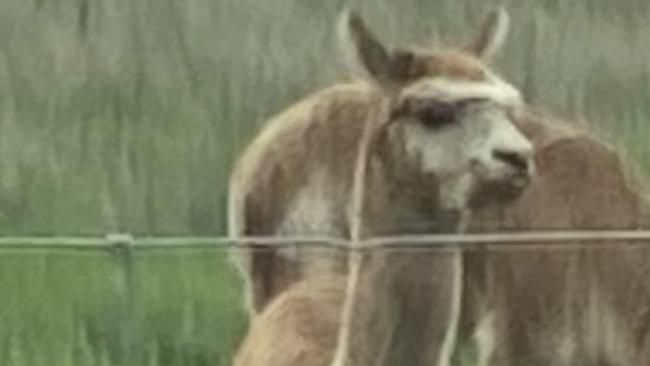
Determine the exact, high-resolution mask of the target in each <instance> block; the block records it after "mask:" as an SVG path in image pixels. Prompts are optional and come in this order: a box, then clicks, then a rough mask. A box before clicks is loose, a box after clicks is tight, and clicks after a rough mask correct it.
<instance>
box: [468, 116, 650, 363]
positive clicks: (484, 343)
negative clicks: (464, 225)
mask: <svg viewBox="0 0 650 366" xmlns="http://www.w3.org/2000/svg"><path fill="white" fill-rule="evenodd" d="M540 126H543V125H541V124H540V122H539V117H535V116H533V115H529V116H527V117H526V118H525V119H524V120H522V121H521V128H522V130H524V132H525V133H526V134H527V136H529V138H530V139H531V141H532V142H533V145H534V146H535V149H536V157H537V167H538V176H537V177H536V179H535V180H534V182H533V183H532V184H531V185H530V187H529V188H528V189H527V190H526V191H525V192H524V194H523V195H522V196H521V197H520V199H519V200H518V201H517V202H515V203H514V204H512V205H509V206H505V207H495V206H492V207H490V208H487V209H485V210H484V211H483V212H481V213H480V214H478V215H476V216H475V220H474V223H475V225H474V227H473V228H472V230H474V231H481V232H484V231H491V230H497V231H528V230H532V231H545V230H637V229H640V228H648V227H649V226H648V220H647V212H646V209H647V205H646V200H645V196H644V193H645V192H644V190H643V189H641V187H640V186H639V185H638V182H635V181H634V180H633V179H632V177H631V176H630V175H629V172H628V170H629V168H628V167H626V166H625V165H624V163H623V161H622V159H621V157H620V156H619V155H618V154H617V153H616V152H615V150H614V149H612V148H610V147H608V146H606V145H604V144H602V143H600V142H598V141H596V140H594V139H593V138H591V137H589V136H587V135H585V134H584V133H578V132H573V133H569V132H568V131H554V130H552V129H545V128H540ZM522 244H525V243H522ZM562 244H563V245H566V246H571V245H573V247H565V248H562V249H558V248H557V247H547V248H544V245H543V244H542V245H541V247H540V245H539V244H538V245H537V247H535V248H530V245H529V248H521V249H511V250H504V249H503V248H501V249H499V247H498V246H492V247H491V248H492V249H491V250H487V249H484V250H480V251H471V252H468V253H465V266H464V268H465V273H464V276H465V280H464V283H465V284H466V288H465V293H464V303H465V307H464V311H463V323H464V330H465V331H468V330H469V329H470V328H474V329H473V330H472V331H471V332H475V334H474V337H473V338H474V339H473V340H474V341H476V343H477V345H478V348H479V354H481V355H482V356H480V357H481V358H482V363H483V364H493V365H513V366H516V365H522V364H523V365H533V366H535V365H594V366H614V365H616V366H618V365H621V366H623V365H648V364H650V339H649V338H648V337H649V336H650V332H649V330H650V328H648V327H650V312H649V310H650V282H648V281H645V280H644V279H645V278H648V276H650V248H648V247H643V246H629V245H626V243H623V242H620V241H618V242H609V243H607V242H602V241H600V242H598V243H593V242H592V243H590V242H582V243H562ZM578 244H581V245H580V246H579V245H578ZM596 244H598V245H596ZM476 324H480V325H479V326H478V327H475V325H476ZM468 335H469V334H468V333H465V336H468ZM467 340H468V339H466V341H467ZM481 348H483V349H482V350H481Z"/></svg>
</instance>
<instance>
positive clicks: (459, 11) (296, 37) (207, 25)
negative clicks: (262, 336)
mask: <svg viewBox="0 0 650 366" xmlns="http://www.w3.org/2000/svg"><path fill="white" fill-rule="evenodd" d="M502 2H503V3H504V4H505V5H506V6H507V7H508V10H509V11H510V13H511V14H512V17H513V31H512V34H511V36H510V38H509V43H508V44H507V47H506V49H505V53H504V54H503V55H502V57H501V58H499V59H498V60H497V61H496V63H497V68H498V69H499V70H500V71H501V73H502V74H503V75H504V76H505V77H506V78H507V79H509V80H511V81H512V82H513V83H515V84H516V85H518V86H520V87H521V88H522V90H524V92H525V94H526V97H527V98H528V100H529V101H530V102H531V103H533V104H535V105H537V106H540V107H543V108H545V109H547V110H549V111H552V112H553V113H554V114H556V115H558V116H561V117H565V118H567V119H575V118H577V117H584V118H586V119H588V120H589V121H590V122H591V123H593V124H596V125H598V127H599V129H601V130H603V131H605V132H606V133H607V134H608V135H609V137H610V138H612V139H614V140H615V141H617V142H619V143H620V144H622V145H624V146H625V147H626V148H627V149H628V150H629V151H630V153H631V155H632V157H634V158H636V159H637V160H638V161H639V162H640V163H641V165H642V166H643V167H644V168H645V170H646V171H650V144H648V143H647V141H646V138H647V136H648V133H649V132H650V128H649V127H648V126H650V122H649V121H647V119H648V116H650V111H649V108H650V107H648V106H649V105H650V104H649V102H650V89H649V85H650V84H649V81H650V47H647V45H648V44H649V43H650V27H647V26H646V22H647V19H648V18H650V3H648V2H647V1H645V0H622V1H616V2H614V1H611V0H506V1H502ZM496 3H497V1H496V0H490V1H479V0H474V1H471V0H403V1H399V2H397V1H390V0H367V1H361V0H356V1H354V0H350V1H343V0H328V1H316V0H273V1H266V2H264V1H259V0H185V1H174V0H112V1H99V0H54V1H44V0H0V234H2V235H44V236H49V235H62V234H65V235H103V234H105V233H106V232H108V231H128V232H131V233H133V234H135V235H181V234H183V235H219V234H223V232H224V226H225V219H224V210H225V207H224V206H225V205H224V202H225V197H226V194H227V192H226V181H227V175H228V172H229V170H230V167H231V164H232V161H233V158H234V157H235V156H236V155H237V153H238V152H239V151H240V150H241V149H242V147H243V146H244V145H245V144H246V143H247V142H248V141H249V139H250V138H251V136H252V135H253V134H255V132H256V131H258V130H259V128H260V126H262V125H263V124H264V121H265V119H266V118H267V117H269V116H270V115H272V114H274V113H276V112H279V111H280V110H282V109H283V108H284V107H286V106H287V105H288V104H290V103H291V102H293V101H295V100H296V99H297V98H299V97H301V96H303V95H305V94H307V93H309V92H311V91H313V90H315V89H317V88H319V87H322V86H325V85H327V84H330V83H333V82H336V81H337V80H339V79H340V78H341V77H343V76H344V75H345V72H346V71H345V69H344V65H342V62H341V60H342V57H341V55H340V53H339V50H338V48H337V45H336V39H335V37H334V34H335V32H334V29H333V28H334V22H335V18H336V15H337V14H338V12H339V11H340V10H341V9H342V8H343V7H344V6H351V7H354V8H357V9H359V10H360V11H361V12H362V13H363V14H364V16H365V17H366V18H367V19H368V22H369V23H370V25H371V26H372V28H373V29H375V30H376V32H377V33H378V34H379V35H380V37H381V38H382V39H385V40H387V42H389V43H390V44H398V43H426V42H431V41H432V40H433V39H435V38H440V36H441V35H446V36H449V37H450V38H452V40H453V39H460V38H462V37H466V36H469V34H470V33H469V32H470V31H471V30H473V29H474V26H475V25H476V23H477V22H478V21H479V19H480V17H481V16H483V15H484V14H485V13H486V11H487V10H488V9H490V8H491V7H492V6H494V5H495V4H496ZM121 268H122V267H121V266H120V265H119V263H117V262H116V258H115V257H112V256H110V255H106V254H105V253H97V254H84V255H70V254H61V253H54V252H46V253H38V254H34V253H20V252H0V290H1V291H2V295H0V364H3V365H8V366H22V365H48V366H59V365H60V366H69V365H84V366H85V365H107V366H114V365H215V364H216V365H225V364H227V359H228V357H229V354H230V349H231V347H232V345H233V344H234V342H236V339H237V338H238V336H239V334H240V332H241V330H242V327H243V320H242V314H241V306H240V303H241V296H240V294H239V292H238V288H239V283H238V282H237V280H236V278H235V277H234V275H233V273H232V271H231V269H230V268H229V267H228V265H227V264H226V262H225V261H224V258H223V256H222V255H221V254H207V253H201V254H199V253H195V254H188V253H184V252H182V251H181V252H176V251H175V252H170V253H159V254H157V255H151V254H150V255H148V256H145V257H138V258H136V266H135V272H134V281H135V289H136V290H135V295H134V296H135V297H134V299H135V300H133V301H134V303H133V304H131V305H129V304H128V303H125V300H124V299H125V298H128V297H125V294H124V293H123V291H124V283H123V281H124V279H123V277H121V276H123V274H122V272H121ZM127 335H129V336H128V337H132V338H128V337H127ZM125 337H127V338H125ZM3 362H4V363H3Z"/></svg>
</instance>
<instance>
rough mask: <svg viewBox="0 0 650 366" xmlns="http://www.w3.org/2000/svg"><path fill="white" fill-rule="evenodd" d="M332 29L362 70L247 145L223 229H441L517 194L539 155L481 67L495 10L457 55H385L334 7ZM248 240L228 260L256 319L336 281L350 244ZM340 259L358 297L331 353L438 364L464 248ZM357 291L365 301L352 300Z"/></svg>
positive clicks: (348, 235)
mask: <svg viewBox="0 0 650 366" xmlns="http://www.w3.org/2000/svg"><path fill="white" fill-rule="evenodd" d="M340 24H341V30H342V32H341V33H342V35H343V37H342V39H343V40H344V42H343V43H344V44H345V45H346V46H347V47H346V49H347V50H348V51H349V52H348V53H349V54H350V55H352V58H353V59H354V60H355V61H356V64H357V65H358V66H359V67H360V68H361V69H362V70H363V71H364V72H365V74H366V77H365V78H364V79H363V80H360V81H356V82H352V83H348V84H342V85H336V86H334V87H332V88H329V89H326V90H324V91H320V92H318V93H316V94H315V95H312V96H310V97H308V98H306V99H305V100H303V101H301V102H299V103H298V104H296V105H295V106H293V107H291V108H289V109H288V110H287V111H285V112H283V113H281V114H280V115H279V116H277V117H275V118H273V119H272V120H271V121H270V122H269V124H268V125H267V126H266V128H265V129H264V130H263V131H262V132H261V133H260V134H259V135H258V137H257V138H256V139H255V140H254V141H253V142H252V144H251V145H250V146H249V147H248V149H247V150H246V151H245V152H244V154H243V156H242V158H241V159H240V160H239V161H238V163H237V166H236V169H235V171H234V173H233V176H232V180H231V186H230V187H231V191H230V211H229V212H230V233H231V235H232V236H233V237H240V236H262V235H270V236H280V237H281V236H286V235H292V236H296V235H302V236H317V235H324V236H331V237H340V238H344V239H352V240H353V241H356V240H359V239H361V238H367V237H371V236H382V235H399V234H418V233H452V232H458V231H460V230H462V228H463V224H464V222H466V220H467V218H468V217H469V216H468V215H469V213H470V212H471V211H473V210H475V209H478V208H480V207H484V206H489V205H491V204H493V203H496V202H498V203H505V202H511V201H513V200H514V199H516V197H518V196H519V195H520V194H521V192H522V191H524V190H525V188H526V186H527V185H528V184H529V182H530V181H531V177H532V176H533V173H534V163H533V149H532V145H531V143H530V141H528V139H527V138H526V137H525V136H524V135H523V134H522V133H521V131H520V130H519V129H518V128H517V127H516V126H515V124H514V123H513V119H514V118H515V117H516V116H517V115H518V113H520V109H521V107H522V105H523V103H522V100H521V96H520V93H519V92H518V91H517V89H515V88H514V87H513V86H512V85H510V84H508V83H507V82H505V81H504V80H502V79H501V78H500V77H498V76H497V75H496V74H495V73H494V72H493V71H491V70H490V69H489V68H488V67H487V65H486V61H488V60H489V58H490V57H491V56H492V55H493V54H494V53H495V52H496V51H498V49H499V48H500V47H501V45H502V44H503V41H504V39H505V35H506V33H507V28H508V24H509V19H508V16H507V13H506V12H505V10H503V9H500V10H499V11H497V12H494V13H493V14H491V15H490V16H489V17H487V18H486V20H485V22H484V24H483V26H482V27H481V29H480V32H479V34H478V35H477V37H475V38H474V39H473V40H472V41H471V42H468V44H467V45H466V46H465V47H463V48H459V49H440V50H428V49H421V48H400V49H395V50H388V49H387V48H386V47H385V46H384V45H383V44H381V43H380V42H379V40H378V39H377V38H376V37H375V36H374V35H373V34H372V33H371V32H370V30H369V29H368V28H367V26H366V25H365V23H364V21H363V20H362V19H361V17H360V16H359V15H357V14H356V13H353V12H345V13H344V14H343V16H342V17H341V22H340ZM251 241H252V242H253V243H254V239H251ZM251 247H252V250H248V248H243V250H239V254H240V255H239V257H236V262H237V263H238V265H239V267H240V269H241V270H242V273H243V274H244V276H245V278H246V279H247V287H248V297H249V298H248V302H249V304H250V310H251V314H252V316H253V318H254V319H255V320H254V321H253V322H254V323H259V322H260V321H262V320H259V321H258V320H257V319H264V318H265V316H264V311H265V310H264V309H265V308H266V306H267V305H268V304H269V303H270V302H272V301H273V300H274V299H276V298H277V297H278V296H279V295H280V294H282V293H283V292H284V291H286V290H287V288H292V286H293V285H295V284H296V282H297V281H299V280H301V279H309V280H310V281H313V280H312V279H313V278H338V279H340V277H337V274H344V273H345V272H346V270H347V269H348V267H346V264H347V262H346V259H347V258H348V257H347V256H346V255H345V254H342V255H340V256H337V255H333V256H323V255H322V253H310V251H309V250H304V248H300V246H299V245H296V247H295V250H294V251H293V252H287V251H286V250H285V251H283V250H282V249H284V248H282V249H280V248H273V247H271V248H264V250H255V249H256V248H255V246H254V245H251ZM349 258H353V259H354V258H356V259H358V260H357V261H354V260H353V261H352V262H351V263H353V264H354V263H356V264H355V265H353V266H352V269H351V273H352V274H356V275H351V276H350V277H345V279H344V280H343V281H342V282H343V283H344V284H347V287H348V288H349V289H351V290H353V292H352V295H353V296H348V297H347V299H346V302H347V305H346V306H344V307H343V308H342V312H343V315H342V317H343V318H342V323H341V324H342V325H346V326H344V327H342V329H349V330H350V332H351V333H347V332H346V331H343V332H342V334H341V335H340V336H339V337H338V339H339V341H338V342H339V345H338V346H337V347H336V348H337V349H338V350H339V351H338V355H339V356H337V360H336V361H335V363H336V364H349V363H350V362H351V363H353V364H355V365H362V364H363V365H402V364H408V365H413V366H417V365H432V364H438V365H447V364H449V358H450V357H451V350H453V348H454V340H455V338H456V335H455V331H456V328H457V323H458V317H459V310H460V293H461V279H462V257H461V253H460V251H459V250H458V249H454V248H448V249H447V250H441V251H437V252H435V253H394V254H391V253H383V252H382V253H373V254H370V255H367V256H364V258H359V257H358V256H357V255H352V256H350V257H349ZM314 286H316V285H314ZM316 287H317V286H316ZM359 288H363V289H364V291H366V292H367V293H368V294H369V296H368V297H367V298H363V297H361V298H360V297H358V296H357V294H358V293H360V292H359V291H360V290H359V291H357V290H358V289H359ZM346 309H347V310H346ZM269 311H271V310H269ZM260 314H261V315H260ZM352 322H353V323H354V326H351V327H347V325H348V324H351V323H352ZM397 325H399V326H397ZM264 328H265V325H263V324H262V325H255V324H253V325H252V328H251V332H252V333H250V336H249V337H248V338H247V340H246V341H245V342H244V344H243V345H242V349H241V351H240V353H239V355H238V356H237V359H236V361H235V364H236V365H249V364H253V363H252V362H257V361H251V360H255V359H256V357H257V356H251V355H250V353H251V352H253V353H255V352H257V351H256V350H258V349H260V348H259V347H257V346H256V345H254V344H253V345H251V342H253V343H254V342H256V341H255V340H254V339H260V338H256V337H255V333H256V332H259V330H256V329H264ZM357 333H359V334H357ZM267 337H272V338H274V337H275V336H274V335H268V336H267ZM261 338H266V337H264V336H262V337H261ZM346 339H354V340H359V339H363V340H364V341H363V344H358V342H348V341H347V340H346ZM414 349H418V350H426V352H413V350H414ZM297 357H298V358H299V359H300V356H299V355H298V356H297ZM268 362H271V361H264V362H262V363H263V364H269V363H268ZM283 362H284V361H283ZM296 362H298V361H296ZM300 362H302V361H300ZM285 364H286V363H285Z"/></svg>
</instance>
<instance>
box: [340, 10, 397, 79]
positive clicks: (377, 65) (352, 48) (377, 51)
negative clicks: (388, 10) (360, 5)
mask: <svg viewBox="0 0 650 366" xmlns="http://www.w3.org/2000/svg"><path fill="white" fill-rule="evenodd" d="M338 28H339V29H338V30H339V37H340V42H341V46H342V47H343V50H344V53H345V54H346V56H347V58H348V61H349V63H350V64H351V66H352V68H353V69H361V70H362V71H363V72H364V73H365V74H366V75H368V76H369V77H370V78H371V79H373V80H374V81H377V82H378V83H379V84H380V85H382V86H386V85H387V84H390V83H391V74H392V70H391V69H392V65H391V63H392V62H391V55H390V54H389V52H388V51H387V50H386V48H385V47H384V45H382V44H381V42H379V40H378V39H377V38H376V37H375V36H374V35H373V34H372V33H371V32H370V30H369V29H368V27H366V24H365V22H364V21H363V19H362V18H361V16H360V15H359V14H357V13H356V12H355V11H351V10H347V9H346V10H344V11H343V12H342V13H341V15H340V18H339V27H338Z"/></svg>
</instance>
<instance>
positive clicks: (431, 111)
mask: <svg viewBox="0 0 650 366" xmlns="http://www.w3.org/2000/svg"><path fill="white" fill-rule="evenodd" d="M486 101H487V99H485V98H478V97H475V98H466V99H460V100H456V101H453V102H443V101H433V102H429V103H427V104H426V105H425V106H423V107H422V109H421V110H420V113H419V115H420V121H421V122H422V124H423V125H424V126H426V127H429V128H438V127H443V126H446V125H449V124H453V123H454V122H456V121H457V120H458V115H459V114H461V113H462V112H463V111H464V110H465V109H467V108H468V107H470V106H473V105H476V104H478V103H484V102H486Z"/></svg>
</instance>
